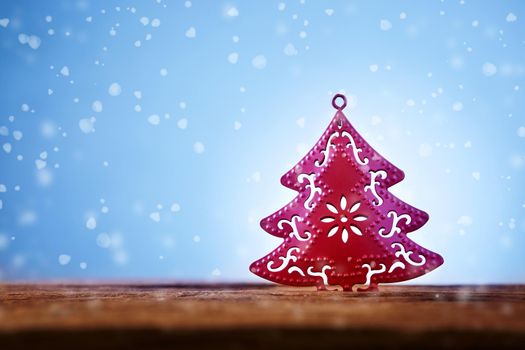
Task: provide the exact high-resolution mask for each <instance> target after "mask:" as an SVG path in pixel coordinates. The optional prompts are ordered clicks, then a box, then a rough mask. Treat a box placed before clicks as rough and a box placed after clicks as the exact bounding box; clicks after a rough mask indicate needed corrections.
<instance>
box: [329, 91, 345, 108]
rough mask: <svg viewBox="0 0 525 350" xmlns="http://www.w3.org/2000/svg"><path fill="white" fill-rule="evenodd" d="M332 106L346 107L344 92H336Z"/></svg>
mask: <svg viewBox="0 0 525 350" xmlns="http://www.w3.org/2000/svg"><path fill="white" fill-rule="evenodd" d="M338 101H339V102H338ZM341 101H342V102H341ZM332 106H334V108H335V109H338V110H343V109H345V107H346V96H345V95H343V94H336V95H335V96H334V98H333V99H332Z"/></svg>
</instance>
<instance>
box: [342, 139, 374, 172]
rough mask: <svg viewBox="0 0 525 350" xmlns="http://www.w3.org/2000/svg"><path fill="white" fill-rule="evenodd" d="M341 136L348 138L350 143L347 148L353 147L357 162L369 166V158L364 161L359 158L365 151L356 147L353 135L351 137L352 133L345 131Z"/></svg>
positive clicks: (364, 158)
mask: <svg viewBox="0 0 525 350" xmlns="http://www.w3.org/2000/svg"><path fill="white" fill-rule="evenodd" d="M341 136H343V137H347V138H348V140H349V141H348V143H347V144H346V148H348V147H352V152H353V153H354V158H355V160H356V162H358V163H359V164H361V165H367V164H368V158H367V157H363V159H361V158H359V153H361V152H363V149H361V148H359V147H357V145H356V143H355V141H354V138H353V137H352V135H350V133H349V132H348V131H343V133H342V135H341Z"/></svg>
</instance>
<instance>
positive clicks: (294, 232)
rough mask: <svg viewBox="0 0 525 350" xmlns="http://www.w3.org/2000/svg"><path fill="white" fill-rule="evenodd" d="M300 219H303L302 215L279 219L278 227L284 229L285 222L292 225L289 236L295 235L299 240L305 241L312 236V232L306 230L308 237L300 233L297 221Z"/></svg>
mask: <svg viewBox="0 0 525 350" xmlns="http://www.w3.org/2000/svg"><path fill="white" fill-rule="evenodd" d="M300 221H301V217H300V216H299V215H294V216H292V218H291V219H290V220H286V219H282V220H279V222H278V223H277V227H278V228H279V230H283V229H284V227H283V225H284V224H286V225H288V226H290V227H291V228H292V232H290V234H289V236H290V237H294V238H296V239H297V240H299V241H303V242H304V241H307V240H309V239H310V238H312V234H311V233H310V232H308V231H306V230H305V231H304V233H305V235H306V237H303V236H301V234H300V233H299V230H298V229H297V223H298V222H300Z"/></svg>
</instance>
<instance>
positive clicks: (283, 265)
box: [266, 247, 301, 272]
mask: <svg viewBox="0 0 525 350" xmlns="http://www.w3.org/2000/svg"><path fill="white" fill-rule="evenodd" d="M300 251H301V250H300V249H299V248H297V247H292V248H290V249H288V251H287V252H286V256H285V257H282V256H280V257H279V259H280V260H281V261H282V263H281V265H280V266H279V267H276V268H272V265H273V263H274V262H273V260H272V261H268V264H267V265H266V267H267V268H268V270H269V271H271V272H279V271H282V270H284V269H285V268H286V266H288V263H289V262H290V261H293V262H297V259H298V258H297V256H295V255H293V254H294V252H297V253H299V252H300Z"/></svg>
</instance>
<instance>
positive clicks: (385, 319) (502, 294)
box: [0, 284, 525, 349]
mask: <svg viewBox="0 0 525 350" xmlns="http://www.w3.org/2000/svg"><path fill="white" fill-rule="evenodd" d="M101 337H103V339H106V340H104V342H105V341H108V342H109V343H108V344H106V345H108V346H109V347H112V346H118V345H136V344H143V345H144V346H146V345H147V344H155V347H158V348H164V347H170V346H172V345H173V344H179V345H184V344H186V345H191V346H192V348H206V347H211V348H222V346H224V348H227V347H230V346H241V347H242V345H243V344H244V345H246V344H249V345H250V347H251V348H258V347H257V346H260V348H264V347H266V348H267V347H270V346H271V347H274V348H275V347H276V344H279V343H280V344H281V345H282V346H286V347H290V346H291V347H294V346H295V345H298V344H301V348H314V347H319V345H320V344H323V345H322V347H323V349H324V348H337V347H339V346H341V345H343V344H347V345H348V347H351V346H352V344H358V345H360V346H359V347H360V348H363V347H365V348H367V347H368V348H370V347H375V346H387V345H388V346H391V345H392V346H394V347H398V346H399V347H401V346H402V347H404V348H407V347H408V348H411V347H414V348H415V347H418V348H422V347H423V348H434V347H439V346H445V345H447V344H449V345H450V344H452V345H461V346H473V347H479V346H480V345H481V346H487V345H494V346H496V345H497V346H498V348H502V347H503V348H505V347H508V348H517V347H518V345H520V346H521V345H522V344H525V286H521V285H517V286H382V287H381V288H380V291H379V292H378V293H343V292H339V291H328V292H317V291H315V290H312V289H310V288H289V287H281V286H274V285H235V284H232V285H163V284H158V285H145V284H144V285H142V284H135V285H56V284H37V285H31V284H4V285H0V349H4V348H17V347H18V348H23V346H27V345H28V344H33V343H42V342H44V344H47V345H49V346H53V347H55V348H57V347H58V348H66V347H67V346H72V344H74V345H75V347H76V348H78V347H79V346H80V347H81V348H84V347H85V348H88V347H91V348H92V347H93V346H96V347H100V346H101V345H102V344H97V339H99V340H101ZM148 342H149V343H148ZM2 343H4V344H2ZM2 345H4V346H2ZM22 345H23V346H22ZM6 346H7V347H6ZM21 346H22V347H21Z"/></svg>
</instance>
